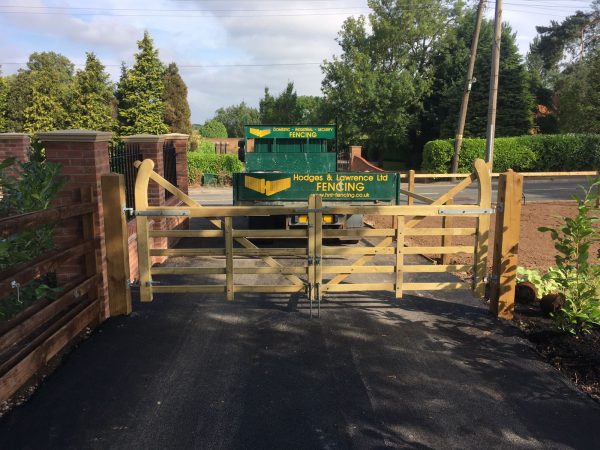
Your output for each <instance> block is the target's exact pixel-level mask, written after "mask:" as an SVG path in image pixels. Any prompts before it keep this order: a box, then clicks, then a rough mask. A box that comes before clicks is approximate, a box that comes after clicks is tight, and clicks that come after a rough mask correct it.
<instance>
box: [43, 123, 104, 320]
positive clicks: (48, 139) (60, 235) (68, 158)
mask: <svg viewBox="0 0 600 450" xmlns="http://www.w3.org/2000/svg"><path fill="white" fill-rule="evenodd" d="M111 136H112V134H111V133H96V132H92V131H79V130H70V131H56V132H49V133H41V134H40V135H39V138H40V140H41V141H42V143H43V145H44V148H45V149H46V160H47V161H50V162H54V163H60V164H62V166H63V171H62V173H63V175H66V176H67V177H68V180H69V181H68V183H67V185H66V186H65V189H64V190H63V192H62V195H60V196H59V198H58V199H57V202H56V203H57V204H63V205H64V204H69V203H70V202H72V201H73V200H74V198H75V197H77V196H78V195H79V191H80V190H81V189H89V188H91V190H92V199H93V201H94V202H95V203H96V210H95V212H94V227H95V236H96V237H97V238H98V239H99V247H98V249H97V251H96V271H97V273H101V274H102V281H101V283H100V288H99V298H100V303H101V305H102V311H101V315H102V316H103V318H106V317H108V315H109V310H108V277H107V268H106V248H105V240H104V213H103V209H102V189H101V184H100V182H101V177H102V175H104V174H107V173H108V172H109V162H108V141H109V140H110V138H111ZM82 237H83V236H82V229H81V220H72V221H66V222H65V223H64V226H63V227H61V228H60V229H58V230H57V233H56V237H55V241H56V244H57V246H59V247H60V246H66V245H68V244H73V243H75V242H77V241H81V240H82ZM83 271H84V265H83V263H82V260H73V261H68V262H66V263H64V264H62V265H61V266H60V267H59V269H58V270H57V276H58V277H59V279H62V280H69V279H72V278H74V277H77V276H80V275H81V274H83V273H84V272H83Z"/></svg>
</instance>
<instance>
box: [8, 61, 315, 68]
mask: <svg viewBox="0 0 600 450" xmlns="http://www.w3.org/2000/svg"><path fill="white" fill-rule="evenodd" d="M27 64H28V63H27V62H0V66H6V65H17V66H26V65H27ZM320 64H321V63H320V62H294V63H256V64H245V63H236V64H182V65H179V64H177V67H178V68H180V69H186V68H214V67H277V66H314V65H320ZM74 65H75V66H77V67H83V66H85V64H74ZM104 67H121V64H104Z"/></svg>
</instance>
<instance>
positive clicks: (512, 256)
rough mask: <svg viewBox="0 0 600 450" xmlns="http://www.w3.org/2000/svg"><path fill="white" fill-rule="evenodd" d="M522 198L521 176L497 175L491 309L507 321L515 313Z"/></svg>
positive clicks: (507, 173)
mask: <svg viewBox="0 0 600 450" xmlns="http://www.w3.org/2000/svg"><path fill="white" fill-rule="evenodd" d="M522 195H523V176H522V175H520V174H518V173H515V172H513V171H512V170H509V171H508V172H506V173H502V174H500V177H499V180H498V202H497V209H496V234H495V243H494V258H493V267H492V280H491V283H490V286H491V291H490V310H491V311H492V312H493V313H494V314H495V315H497V316H498V317H502V318H503V319H507V320H510V319H512V318H513V313H514V303H515V288H516V283H517V265H518V263H519V234H520V225H521V202H522V200H521V199H522Z"/></svg>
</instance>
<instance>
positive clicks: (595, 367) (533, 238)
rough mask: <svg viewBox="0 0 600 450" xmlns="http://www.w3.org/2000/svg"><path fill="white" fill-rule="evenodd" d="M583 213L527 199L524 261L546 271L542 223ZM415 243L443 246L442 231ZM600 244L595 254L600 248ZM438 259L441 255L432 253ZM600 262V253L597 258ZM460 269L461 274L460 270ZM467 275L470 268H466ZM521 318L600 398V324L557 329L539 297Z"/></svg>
mask: <svg viewBox="0 0 600 450" xmlns="http://www.w3.org/2000/svg"><path fill="white" fill-rule="evenodd" d="M576 214H577V206H576V203H575V202H552V203H529V204H526V205H523V210H522V213H521V235H520V240H519V265H520V266H523V267H526V268H528V269H537V270H539V271H540V272H541V273H544V272H546V271H547V269H548V268H549V267H551V266H553V265H554V264H555V262H554V257H555V255H556V253H557V252H556V250H555V248H554V242H553V241H552V239H551V238H550V234H549V233H540V232H539V231H538V228H539V227H542V226H546V227H556V226H557V225H559V224H561V223H562V222H563V220H562V217H574V216H575V215H576ZM495 220H496V218H495V215H494V216H492V218H491V223H492V226H491V230H490V231H491V233H490V238H491V240H490V245H489V249H490V251H489V257H488V266H489V267H490V268H491V262H492V251H493V248H494V246H493V242H494V241H493V239H494V223H495ZM452 221H453V222H452V224H451V225H450V227H474V226H475V219H473V218H466V217H456V218H452ZM365 222H367V223H368V224H369V225H371V226H373V227H375V228H390V227H391V226H392V218H391V217H385V216H366V217H365ZM441 223H442V219H441V218H439V217H428V218H426V219H424V220H423V221H422V222H421V223H420V224H419V225H418V226H419V227H432V228H435V227H440V226H441ZM472 243H473V238H470V237H454V238H453V241H452V243H451V244H449V245H472ZM406 244H407V245H410V246H438V245H441V238H440V237H428V236H423V237H421V236H418V237H414V236H411V237H407V238H406ZM599 247H600V246H598V245H596V246H595V247H593V248H592V249H591V251H590V255H592V258H594V256H595V255H597V254H598V250H599ZM426 256H428V257H430V258H434V259H438V258H439V256H440V255H426ZM472 262H473V258H472V256H470V255H452V257H451V261H450V263H451V264H472ZM593 262H595V263H598V259H597V258H595V259H593ZM459 275H460V274H459ZM464 275H467V274H464ZM514 320H515V323H516V324H517V325H518V326H519V328H520V329H521V330H522V331H523V332H524V334H525V335H526V337H527V338H528V339H529V340H530V341H531V342H532V343H533V344H534V345H535V347H536V349H537V351H538V352H539V354H540V355H541V356H542V358H544V360H546V362H548V363H549V364H551V365H552V366H554V367H555V368H556V369H557V370H559V371H560V372H562V373H563V374H564V375H565V376H566V377H567V378H569V379H570V380H571V381H572V382H573V383H574V384H575V385H576V386H577V387H578V388H579V389H580V390H582V391H583V392H585V393H587V394H589V395H590V396H591V397H593V398H594V399H596V400H598V401H600V329H599V328H598V327H596V328H594V329H593V330H592V332H591V333H589V334H581V335H578V336H573V335H568V334H564V333H560V332H559V331H557V329H556V327H555V326H554V323H553V321H552V319H551V318H549V317H547V316H545V315H544V314H543V313H542V312H541V311H540V308H539V303H538V302H536V303H535V304H532V305H520V304H517V305H516V311H515V319H514Z"/></svg>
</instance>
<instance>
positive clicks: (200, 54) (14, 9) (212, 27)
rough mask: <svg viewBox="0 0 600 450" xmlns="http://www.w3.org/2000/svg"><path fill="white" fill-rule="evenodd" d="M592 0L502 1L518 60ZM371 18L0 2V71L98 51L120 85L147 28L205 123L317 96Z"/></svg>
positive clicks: (191, 6) (269, 6)
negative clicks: (343, 49) (33, 60)
mask: <svg viewBox="0 0 600 450" xmlns="http://www.w3.org/2000/svg"><path fill="white" fill-rule="evenodd" d="M590 3H591V0H589V1H588V0H504V15H503V20H504V21H505V22H508V23H510V25H511V26H512V29H513V31H515V32H516V34H517V43H518V45H519V49H520V51H521V53H522V54H523V55H524V54H525V53H526V52H527V49H528V47H529V43H530V42H531V40H532V39H533V38H534V36H535V35H536V31H535V26H536V25H547V24H549V23H550V21H551V20H557V21H561V20H562V19H563V18H564V17H566V16H568V15H571V14H573V13H574V12H575V11H577V10H587V9H588V7H589V5H590ZM368 12H369V9H368V7H367V0H304V1H293V0H278V1H276V0H259V1H256V0H225V1H223V0H89V1H85V2H84V1H79V2H78V1H76V0H20V1H16V0H0V30H1V32H0V67H1V70H2V73H3V74H4V75H6V74H11V73H15V72H16V71H17V70H18V69H19V68H22V67H24V65H25V64H24V63H25V62H26V61H27V59H28V57H29V55H30V54H31V53H32V52H36V51H37V52H41V51H54V52H58V53H61V54H63V55H65V56H67V57H68V58H69V59H70V60H71V61H72V62H73V63H74V64H75V65H76V68H81V67H83V64H84V63H85V53H86V52H94V53H96V55H98V56H99V57H100V59H101V61H102V62H103V63H104V64H105V65H106V70H107V72H108V73H110V75H111V78H112V79H113V81H115V82H116V81H117V80H118V77H119V73H120V65H121V62H122V61H124V62H125V63H126V64H127V65H129V66H131V64H132V63H133V59H134V53H135V52H136V51H137V41H138V40H139V39H141V38H142V36H143V33H144V30H148V31H149V32H150V34H151V36H152V38H153V39H154V43H155V46H156V47H157V48H158V49H159V52H160V59H161V60H162V61H163V62H164V63H165V64H168V63H170V62H173V61H174V62H176V63H177V65H178V66H179V69H180V73H181V76H182V77H183V79H184V81H185V83H186V84H187V86H188V90H189V93H188V101H189V104H190V108H191V111H192V122H193V123H203V122H204V121H205V120H207V119H209V118H211V117H213V115H214V112H215V110H216V109H218V108H220V107H226V106H230V105H235V104H239V103H240V102H241V101H245V102H246V103H247V104H249V105H251V106H255V107H257V106H258V102H259V100H260V98H261V97H262V96H263V93H264V88H265V86H268V87H269V89H270V91H271V92H272V93H275V94H277V93H279V92H281V91H282V90H283V89H284V88H285V86H286V84H287V83H288V81H293V82H294V85H295V87H296V91H297V92H298V94H299V95H320V94H321V80H322V72H321V69H320V64H321V63H322V62H323V60H326V59H327V60H329V59H331V58H332V56H333V55H336V54H339V47H338V45H337V43H336V42H335V38H336V36H337V33H338V32H339V30H340V28H341V26H342V23H343V22H344V20H345V19H346V18H347V17H349V16H358V15H360V14H365V15H366V14H368ZM493 15H494V2H493V1H488V4H487V9H486V16H487V17H489V18H492V17H493Z"/></svg>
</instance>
